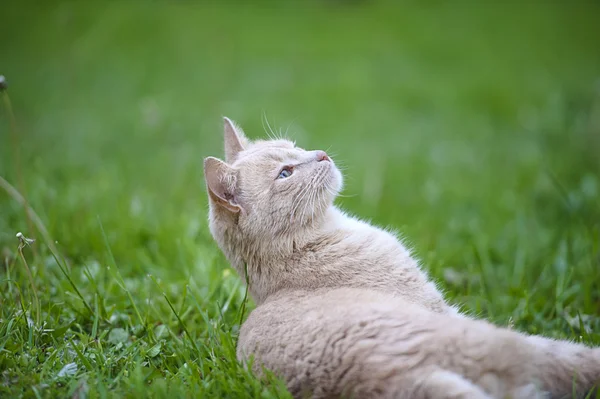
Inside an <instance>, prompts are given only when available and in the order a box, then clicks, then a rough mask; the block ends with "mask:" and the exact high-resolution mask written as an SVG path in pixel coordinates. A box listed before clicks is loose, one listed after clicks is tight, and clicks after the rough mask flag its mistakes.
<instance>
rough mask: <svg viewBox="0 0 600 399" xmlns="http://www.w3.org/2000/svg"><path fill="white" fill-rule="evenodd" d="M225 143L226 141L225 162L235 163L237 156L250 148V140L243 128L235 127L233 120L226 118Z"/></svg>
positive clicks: (224, 118) (224, 121)
mask: <svg viewBox="0 0 600 399" xmlns="http://www.w3.org/2000/svg"><path fill="white" fill-rule="evenodd" d="M223 123H224V132H223V135H224V139H225V140H224V141H225V162H227V163H230V164H231V163H233V161H235V158H236V157H237V154H238V153H239V152H240V151H243V150H244V149H245V148H246V147H247V146H248V139H247V138H246V136H245V135H244V132H243V131H242V129H241V128H239V127H238V126H236V125H235V123H233V121H232V120H231V119H229V118H228V117H226V116H224V117H223Z"/></svg>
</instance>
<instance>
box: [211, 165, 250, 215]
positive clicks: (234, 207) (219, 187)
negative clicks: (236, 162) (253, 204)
mask: <svg viewBox="0 0 600 399" xmlns="http://www.w3.org/2000/svg"><path fill="white" fill-rule="evenodd" d="M232 173H234V170H233V169H232V168H231V167H230V166H229V165H227V164H226V163H225V162H223V161H221V160H219V159H217V158H212V157H209V158H206V159H205V160H204V178H205V180H206V186H207V188H208V192H209V195H210V197H211V199H212V200H213V201H214V202H215V204H217V205H219V206H221V207H223V208H225V209H228V210H229V211H231V212H236V213H237V212H239V211H240V210H241V208H240V206H239V205H238V204H236V203H235V200H234V195H233V193H232V192H231V190H232V189H233V187H227V185H226V181H228V180H230V179H227V177H228V176H230V174H232Z"/></svg>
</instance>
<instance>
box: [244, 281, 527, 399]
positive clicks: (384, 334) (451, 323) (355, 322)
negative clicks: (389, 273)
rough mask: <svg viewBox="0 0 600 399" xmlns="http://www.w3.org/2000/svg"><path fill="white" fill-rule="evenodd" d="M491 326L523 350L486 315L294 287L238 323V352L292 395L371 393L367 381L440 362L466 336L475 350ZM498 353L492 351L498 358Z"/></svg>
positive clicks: (395, 381)
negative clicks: (477, 317)
mask: <svg viewBox="0 0 600 399" xmlns="http://www.w3.org/2000/svg"><path fill="white" fill-rule="evenodd" d="M463 323H467V324H468V325H465V324H463ZM467 327H468V328H467ZM441 331H442V332H443V334H440V332H441ZM494 334H495V335H497V336H498V338H499V339H505V343H504V345H503V349H504V350H509V351H510V352H513V353H514V352H515V351H523V350H522V348H520V343H519V341H518V339H516V338H515V337H513V336H512V335H511V333H505V332H504V331H499V330H497V329H495V328H494V327H493V326H491V325H490V324H488V323H485V322H478V321H473V320H464V319H461V318H458V317H453V316H445V315H439V314H435V313H432V312H428V311H425V310H424V309H423V308H422V307H420V306H416V305H413V304H410V303H408V302H406V301H404V300H402V299H399V298H394V297H392V296H390V295H387V294H385V293H378V292H374V291H368V290H361V289H347V288H342V289H336V290H329V291H326V292H325V291H324V292H317V293H315V292H312V293H310V294H309V293H308V292H303V291H296V292H288V293H280V294H278V295H277V296H275V297H272V298H270V299H269V300H267V301H266V302H265V303H264V304H262V305H261V306H259V307H258V308H257V309H256V310H254V311H253V312H252V314H251V315H250V316H249V317H248V320H247V321H246V323H244V325H243V326H242V329H241V331H240V339H239V344H238V357H239V358H240V360H246V359H248V357H250V356H251V355H253V356H254V357H255V363H254V367H255V371H258V372H260V369H261V367H262V366H263V365H264V366H265V367H267V368H268V369H271V370H276V372H277V374H278V375H279V376H280V377H282V378H283V379H284V380H285V381H286V383H287V386H288V388H289V389H290V391H291V392H292V394H293V395H294V396H296V397H299V396H303V394H304V393H306V392H303V390H304V389H308V390H310V393H311V395H312V396H313V397H336V396H339V395H341V394H343V393H344V392H346V391H344V389H348V390H350V391H351V392H352V393H354V394H360V397H369V396H371V395H375V394H374V393H372V392H370V391H369V390H370V389H375V388H374V386H372V384H373V383H375V384H376V385H377V386H379V387H380V386H388V387H390V389H393V387H395V386H398V387H399V386H400V385H401V382H400V381H399V379H401V378H404V377H403V376H405V375H408V374H410V373H412V372H414V371H415V370H416V369H422V368H423V367H428V366H427V365H428V364H431V365H433V364H438V365H439V364H443V363H444V358H443V357H439V356H440V355H439V354H440V353H443V352H444V351H447V350H457V351H462V350H463V349H462V347H464V345H465V344H468V346H469V348H471V349H470V350H472V351H474V352H475V353H476V352H477V348H478V347H480V346H482V345H487V344H486V342H484V340H482V339H487V338H489V337H490V336H492V335H494ZM507 345H508V346H507ZM510 346H514V348H510ZM492 355H493V354H492ZM502 358H503V354H502V353H498V354H497V357H496V360H497V361H498V364H500V365H501V363H502V361H503V360H502ZM375 396H378V397H382V396H381V395H375ZM385 396H387V395H383V397H385Z"/></svg>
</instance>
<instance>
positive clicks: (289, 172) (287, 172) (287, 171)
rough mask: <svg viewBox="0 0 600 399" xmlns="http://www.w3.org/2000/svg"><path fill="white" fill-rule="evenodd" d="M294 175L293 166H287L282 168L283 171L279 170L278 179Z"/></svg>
mask: <svg viewBox="0 0 600 399" xmlns="http://www.w3.org/2000/svg"><path fill="white" fill-rule="evenodd" d="M291 175H292V168H291V167H289V166H286V167H285V168H283V169H281V172H279V176H277V178H278V179H286V178H288V177H290V176H291Z"/></svg>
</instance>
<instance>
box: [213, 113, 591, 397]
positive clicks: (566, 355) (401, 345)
mask: <svg viewBox="0 0 600 399" xmlns="http://www.w3.org/2000/svg"><path fill="white" fill-rule="evenodd" d="M204 173H205V178H206V183H207V189H208V193H209V204H210V217H209V219H210V229H211V232H212V235H213V237H214V238H215V240H216V241H217V243H218V245H219V247H220V248H221V250H222V251H223V253H224V254H225V256H226V257H227V259H228V260H229V262H230V263H231V264H232V266H233V267H234V268H235V269H236V270H237V271H238V273H240V275H241V276H242V277H244V276H245V274H246V270H247V277H248V280H249V291H250V293H251V295H252V297H253V298H254V300H255V301H256V303H257V305H258V307H257V309H256V310H254V311H253V312H252V314H251V315H250V316H249V318H248V320H247V321H246V322H245V323H244V325H243V327H242V329H241V332H240V340H239V344H238V356H239V357H240V360H247V359H248V357H249V356H251V355H254V356H255V357H256V362H255V363H254V365H255V370H256V371H258V372H259V371H260V368H261V366H263V365H264V366H266V367H267V368H269V369H272V370H274V371H275V372H276V374H278V375H280V376H281V377H282V378H284V379H285V381H286V382H287V385H288V388H289V389H290V391H291V392H292V393H293V394H294V396H296V397H300V396H304V395H308V396H313V397H336V396H340V395H349V396H355V397H407V398H412V397H423V398H425V397H432V398H433V397H444V398H445V397H449V398H450V397H457V398H458V397H461V398H463V397H464V398H470V397H480V398H488V397H505V396H506V395H512V396H513V397H522V398H526V397H533V396H534V395H540V396H541V395H543V393H544V392H546V393H548V394H549V395H553V396H559V395H564V394H568V393H570V392H573V390H574V389H575V390H576V391H577V392H579V393H583V392H586V391H588V390H589V389H590V388H591V387H592V386H593V384H595V383H597V382H600V350H599V349H590V348H587V347H585V346H581V345H576V344H571V343H567V342H561V341H551V340H548V339H544V338H540V337H528V336H525V335H522V334H519V333H516V332H512V331H508V330H504V329H499V328H496V327H494V326H492V325H490V324H488V323H486V322H483V321H475V320H470V319H468V318H465V317H462V316H460V315H459V314H458V313H457V312H456V310H455V309H454V308H453V307H452V306H450V305H448V304H447V303H446V302H445V301H444V299H443V296H442V294H441V293H440V292H439V290H438V289H436V287H435V285H434V284H433V283H432V282H431V281H430V280H429V279H428V277H427V275H426V274H425V273H424V272H423V271H422V270H421V269H420V268H419V266H418V263H417V261H416V260H414V259H413V258H412V257H411V256H410V253H409V252H408V251H407V249H406V248H405V247H404V246H403V245H402V243H401V242H400V240H399V239H398V238H397V237H396V236H395V235H393V234H391V233H389V232H387V231H385V230H382V229H379V228H377V227H374V226H371V225H369V224H367V223H365V222H362V221H360V220H357V219H355V218H353V217H350V216H348V215H346V214H344V213H343V212H342V211H340V210H339V209H337V208H336V207H335V206H334V205H333V200H334V199H335V197H336V195H337V193H338V192H339V190H340V189H341V187H342V176H341V173H340V172H339V170H338V169H337V168H336V166H335V164H334V163H333V161H332V160H331V159H330V158H329V157H328V156H327V154H326V153H325V152H323V151H305V150H303V149H300V148H297V147H295V146H294V144H293V143H291V142H289V141H286V140H269V141H255V142H250V141H249V140H248V139H247V138H246V137H245V136H244V134H243V132H242V131H241V129H239V128H238V127H236V126H235V125H234V124H233V123H232V122H231V121H230V120H229V119H227V118H225V161H221V160H218V159H216V158H212V157H209V158H206V159H205V162H204Z"/></svg>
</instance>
